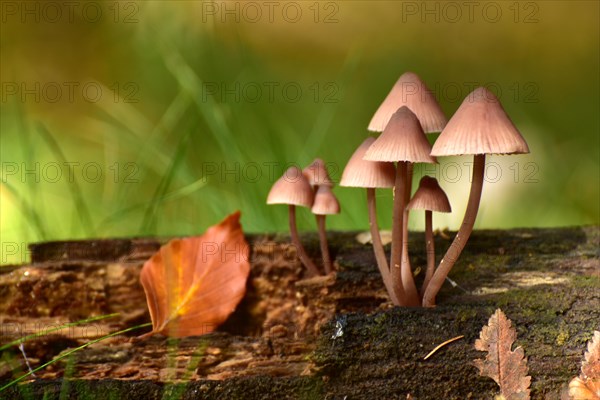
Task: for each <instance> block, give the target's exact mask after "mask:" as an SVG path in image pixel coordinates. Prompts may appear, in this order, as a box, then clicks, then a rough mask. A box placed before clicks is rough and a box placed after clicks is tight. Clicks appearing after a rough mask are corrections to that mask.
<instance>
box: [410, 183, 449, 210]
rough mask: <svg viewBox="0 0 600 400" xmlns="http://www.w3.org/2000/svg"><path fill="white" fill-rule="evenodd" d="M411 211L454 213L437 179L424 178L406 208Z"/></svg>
mask: <svg viewBox="0 0 600 400" xmlns="http://www.w3.org/2000/svg"><path fill="white" fill-rule="evenodd" d="M406 208H407V209H409V210H429V211H437V212H443V213H449V212H452V208H451V207H450V202H449V201H448V196H446V193H444V190H443V189H442V188H441V187H440V185H439V184H438V181H437V179H435V178H432V177H431V176H424V177H422V178H421V181H420V182H419V188H418V189H417V191H416V192H415V194H414V196H413V198H412V199H411V200H410V202H409V203H408V205H407V206H406Z"/></svg>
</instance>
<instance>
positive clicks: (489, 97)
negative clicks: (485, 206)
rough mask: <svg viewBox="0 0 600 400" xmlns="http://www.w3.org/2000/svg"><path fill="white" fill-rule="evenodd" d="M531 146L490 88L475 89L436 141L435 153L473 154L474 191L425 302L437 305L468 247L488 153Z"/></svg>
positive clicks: (521, 150)
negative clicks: (438, 294) (451, 271)
mask: <svg viewBox="0 0 600 400" xmlns="http://www.w3.org/2000/svg"><path fill="white" fill-rule="evenodd" d="M523 153H529V147H528V146H527V143H526V142H525V139H523V136H521V134H520V133H519V131H518V130H517V128H516V127H515V125H514V124H513V123H512V121H511V120H510V118H509V117H508V115H507V114H506V112H505V111H504V109H503V108H502V105H501V104H500V102H499V101H498V99H497V98H496V96H495V95H494V94H493V93H492V92H490V91H489V90H488V89H486V88H483V87H479V88H477V89H475V90H474V91H473V92H472V93H471V94H469V95H468V96H467V98H466V99H465V100H464V101H463V102H462V104H461V105H460V107H459V108H458V110H457V111H456V113H455V114H454V116H453V117H452V118H451V119H450V121H449V122H448V125H446V127H445V128H444V130H443V131H442V133H441V135H440V136H439V137H438V139H437V141H436V142H435V144H434V146H433V149H432V150H431V155H433V156H454V155H464V154H473V156H474V161H473V177H472V179H471V193H470V194H469V202H468V204H467V210H466V211H465V216H464V218H463V222H462V225H461V226H460V229H459V230H458V233H457V234H456V237H455V238H454V241H453V242H452V245H451V246H450V248H449V249H448V251H447V252H446V254H445V255H444V258H442V261H441V262H440V265H439V266H438V268H437V269H436V271H435V272H434V274H433V277H432V278H431V281H430V282H429V285H427V288H426V289H425V293H424V295H423V306H425V307H432V306H434V305H435V297H436V295H437V293H438V292H439V290H440V288H441V287H442V284H443V283H444V280H445V279H446V277H447V276H448V273H449V272H450V270H451V269H452V267H453V266H454V263H455V262H456V260H457V259H458V257H459V256H460V253H461V252H462V251H463V249H464V248H465V245H466V243H467V240H468V239H469V236H470V235H471V232H472V231H473V225H474V224H475V218H476V217H477V210H478V209H479V201H480V199H481V190H482V188H483V174H484V172H485V155H486V154H523Z"/></svg>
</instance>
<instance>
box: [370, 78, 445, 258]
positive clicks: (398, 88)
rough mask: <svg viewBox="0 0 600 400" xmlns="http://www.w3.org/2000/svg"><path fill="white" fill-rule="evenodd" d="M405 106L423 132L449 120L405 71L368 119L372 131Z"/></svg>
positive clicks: (408, 176) (405, 228)
mask: <svg viewBox="0 0 600 400" xmlns="http://www.w3.org/2000/svg"><path fill="white" fill-rule="evenodd" d="M402 106H407V107H408V108H409V109H410V110H411V111H412V112H413V113H415V115H416V116H417V118H418V119H419V122H420V123H421V127H422V128H423V132H425V133H433V132H440V131H441V130H442V129H444V126H446V124H447V123H448V119H447V118H446V115H444V112H443V111H442V108H441V107H440V105H439V104H438V102H437V100H436V98H435V96H434V95H433V93H432V91H431V90H430V89H429V88H428V87H427V85H426V84H425V82H424V81H423V80H422V79H421V78H420V77H419V76H418V75H417V74H415V73H414V72H405V73H404V74H402V75H401V76H400V78H398V81H396V83H395V84H394V86H393V87H392V90H391V91H390V92H389V93H388V95H387V96H386V98H385V99H384V100H383V102H382V103H381V105H380V106H379V108H378V109H377V111H376V112H375V114H374V115H373V118H371V121H370V122H369V127H368V129H369V130H370V131H375V132H382V131H383V130H384V129H385V127H386V125H387V124H388V122H389V120H390V118H391V117H392V115H393V114H394V113H395V112H396V111H397V110H398V109H399V108H400V107H402ZM412 178H413V165H412V164H408V166H407V168H406V185H405V191H404V198H405V202H406V203H408V201H409V200H410V194H411V191H412ZM408 217H409V210H408V209H405V210H404V215H403V220H404V224H403V227H402V229H403V236H405V237H407V236H408ZM402 264H405V265H407V267H405V269H410V260H409V257H408V241H407V240H405V241H404V244H403V249H402Z"/></svg>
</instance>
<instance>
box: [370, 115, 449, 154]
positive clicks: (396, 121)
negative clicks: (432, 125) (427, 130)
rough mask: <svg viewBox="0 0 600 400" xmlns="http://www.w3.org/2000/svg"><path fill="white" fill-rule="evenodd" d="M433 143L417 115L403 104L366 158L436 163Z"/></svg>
mask: <svg viewBox="0 0 600 400" xmlns="http://www.w3.org/2000/svg"><path fill="white" fill-rule="evenodd" d="M430 153H431V145H430V144H429V142H428V141H427V137H426V136H425V134H424V133H423V129H421V124H420V123H419V120H418V119H417V116H416V115H415V114H414V113H413V112H412V111H411V110H409V109H408V107H406V106H402V107H401V108H400V109H398V111H396V112H395V113H394V115H392V118H391V119H390V122H389V123H388V124H387V126H386V127H385V129H384V131H383V133H382V134H381V135H379V137H378V138H377V140H376V141H375V142H374V143H373V144H372V145H371V147H369V150H367V152H366V153H365V156H364V159H365V160H368V161H386V162H395V161H408V162H411V163H417V162H423V163H436V162H437V161H436V160H435V158H434V157H432V156H431V155H429V154H430Z"/></svg>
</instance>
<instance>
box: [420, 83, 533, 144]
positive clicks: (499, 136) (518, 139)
mask: <svg viewBox="0 0 600 400" xmlns="http://www.w3.org/2000/svg"><path fill="white" fill-rule="evenodd" d="M520 153H529V147H528V146H527V143H526V142H525V139H523V136H521V133H520V132H519V131H518V130H517V128H516V127H515V125H514V124H513V123H512V121H511V120H510V118H509V117H508V115H506V112H505V111H504V109H503V108H502V105H501V104H500V101H498V98H497V97H496V96H495V95H494V94H493V93H492V92H490V91H489V90H488V89H486V88H484V87H479V88H477V89H475V90H474V91H473V92H472V93H471V94H469V95H468V96H467V98H466V99H464V101H463V102H462V104H461V105H460V107H459V108H458V110H456V113H455V114H454V116H453V117H452V118H451V119H450V121H449V122H448V125H446V127H445V128H444V130H443V131H442V133H441V135H440V136H439V137H438V138H437V140H436V142H435V144H434V145H433V149H432V150H431V155H434V156H458V155H462V154H520Z"/></svg>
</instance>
